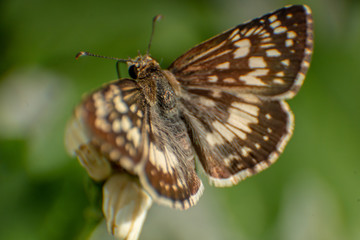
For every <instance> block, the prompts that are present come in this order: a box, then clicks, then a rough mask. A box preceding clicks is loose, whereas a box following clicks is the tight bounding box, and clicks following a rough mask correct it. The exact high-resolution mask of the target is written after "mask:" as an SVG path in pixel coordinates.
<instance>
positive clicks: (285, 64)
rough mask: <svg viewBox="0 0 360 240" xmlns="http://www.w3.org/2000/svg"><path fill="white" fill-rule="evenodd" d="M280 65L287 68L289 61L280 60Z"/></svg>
mask: <svg viewBox="0 0 360 240" xmlns="http://www.w3.org/2000/svg"><path fill="white" fill-rule="evenodd" d="M281 64H282V65H284V66H286V67H288V66H289V65H290V60H289V59H285V60H282V61H281Z"/></svg>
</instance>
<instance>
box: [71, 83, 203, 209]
mask: <svg viewBox="0 0 360 240" xmlns="http://www.w3.org/2000/svg"><path fill="white" fill-rule="evenodd" d="M155 118H156V119H155ZM167 120H168V121H170V120H171V121H172V124H170V125H171V127H172V129H167V128H166V126H167V125H169V124H166V123H164V122H162V121H161V119H160V118H159V116H158V115H157V112H156V111H155V110H154V107H150V106H149V104H148V103H147V102H146V100H145V97H144V94H143V91H141V89H140V87H139V85H138V83H137V82H136V81H134V80H131V79H122V80H118V81H115V82H112V83H110V84H108V85H105V86H103V87H102V88H100V89H99V90H97V91H95V92H93V93H92V94H90V95H88V96H87V97H85V99H84V100H83V102H82V103H81V104H80V105H79V106H78V107H77V108H76V110H75V114H74V117H73V119H72V120H71V121H70V123H69V126H68V131H67V135H66V142H67V144H66V145H67V149H68V150H69V152H71V153H72V154H73V153H75V154H76V155H78V157H79V160H80V162H81V163H82V165H83V166H84V167H85V168H86V169H87V170H88V172H89V175H90V176H91V177H92V178H93V179H95V180H104V179H106V178H107V177H108V176H109V175H110V174H111V169H116V170H117V171H120V172H121V171H126V172H128V173H130V174H133V175H136V176H138V177H139V180H140V182H141V183H142V185H143V187H144V188H145V190H146V191H147V192H148V193H149V194H150V195H151V196H152V197H153V199H154V200H155V201H158V202H160V203H162V204H165V205H168V206H172V207H176V208H180V209H186V208H188V207H190V206H192V205H194V204H195V203H196V202H197V200H198V199H199V197H200V195H201V194H202V189H203V185H202V183H201V181H200V179H199V178H198V177H197V175H196V172H195V162H194V152H193V148H192V147H191V141H190V139H189V136H188V135H187V132H186V129H185V125H184V123H183V122H181V121H180V120H178V119H167ZM181 132H183V134H180V133H181ZM173 133H175V134H176V137H175V136H174V134H173ZM165 135H166V136H165ZM168 139H172V140H171V141H165V140H168ZM179 142H180V143H181V146H185V149H179V147H176V146H180V143H179ZM167 143H168V144H167ZM101 166H103V167H101Z"/></svg>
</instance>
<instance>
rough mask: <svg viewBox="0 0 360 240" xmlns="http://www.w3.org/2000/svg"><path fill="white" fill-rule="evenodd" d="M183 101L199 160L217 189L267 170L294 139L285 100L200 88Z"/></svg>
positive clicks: (290, 118)
mask: <svg viewBox="0 0 360 240" xmlns="http://www.w3.org/2000/svg"><path fill="white" fill-rule="evenodd" d="M182 102H183V108H184V112H186V114H185V115H186V116H187V119H186V120H187V123H188V125H189V128H190V129H192V131H191V132H192V135H191V136H192V141H193V144H194V147H195V149H196V152H197V154H198V156H199V160H200V162H201V164H202V166H203V168H204V170H205V172H206V174H207V175H208V177H209V180H210V182H211V183H212V184H213V185H215V186H232V185H234V184H236V183H238V182H239V181H241V180H243V179H245V178H247V177H249V176H251V175H254V174H256V173H258V172H260V171H262V170H264V169H266V168H267V167H268V166H270V165H271V164H272V163H273V162H275V161H276V159H277V157H278V156H279V154H280V153H281V152H282V151H283V148H284V146H285V144H286V143H287V141H288V139H289V138H290V136H291V134H292V127H293V117H292V114H291V112H290V110H289V108H288V106H287V104H286V103H285V102H283V101H264V100H261V99H260V98H258V97H257V96H255V95H242V96H235V95H232V94H230V93H227V92H224V91H219V90H204V89H197V90H189V98H188V99H183V100H182ZM191 103H192V104H191ZM194 103H195V104H194Z"/></svg>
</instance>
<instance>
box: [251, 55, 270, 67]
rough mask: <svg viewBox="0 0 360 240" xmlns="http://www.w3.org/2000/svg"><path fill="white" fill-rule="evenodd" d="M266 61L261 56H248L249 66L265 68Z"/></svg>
mask: <svg viewBox="0 0 360 240" xmlns="http://www.w3.org/2000/svg"><path fill="white" fill-rule="evenodd" d="M266 66H267V65H266V62H265V60H264V58H263V57H250V58H249V67H250V68H265V67H266Z"/></svg>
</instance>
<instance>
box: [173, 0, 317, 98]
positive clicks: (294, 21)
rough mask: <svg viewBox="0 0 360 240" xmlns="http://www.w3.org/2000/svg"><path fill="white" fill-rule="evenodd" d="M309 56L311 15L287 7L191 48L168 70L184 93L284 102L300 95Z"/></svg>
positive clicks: (304, 7) (292, 7)
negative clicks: (207, 91) (214, 91)
mask: <svg viewBox="0 0 360 240" xmlns="http://www.w3.org/2000/svg"><path fill="white" fill-rule="evenodd" d="M311 52H312V20H311V15H310V9H309V8H308V7H306V6H291V7H285V8H282V9H280V10H277V11H275V12H273V13H270V14H267V15H264V16H263V17H261V18H257V19H254V20H252V21H250V22H248V23H245V24H241V25H239V26H237V27H235V28H233V29H230V30H228V31H226V32H224V33H222V34H220V35H218V36H216V37H214V38H212V39H210V40H208V41H206V42H204V43H202V44H200V45H198V46H196V47H194V48H193V49H191V50H189V51H188V52H187V53H185V54H184V55H183V56H181V57H179V58H178V59H177V60H176V61H175V62H174V63H173V64H172V65H171V66H170V68H169V69H170V70H171V71H172V72H173V73H174V74H175V76H176V78H177V79H178V80H179V81H180V82H181V84H182V85H184V86H188V87H194V88H223V89H230V90H231V91H242V92H251V93H256V94H258V95H261V96H269V97H273V98H274V97H276V98H287V97H292V96H293V95H294V94H296V92H297V91H298V90H299V88H300V86H301V84H302V82H303V80H304V78H305V74H306V71H307V69H308V66H309V61H310V57H311Z"/></svg>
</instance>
